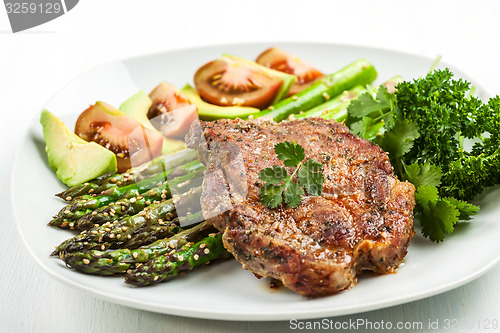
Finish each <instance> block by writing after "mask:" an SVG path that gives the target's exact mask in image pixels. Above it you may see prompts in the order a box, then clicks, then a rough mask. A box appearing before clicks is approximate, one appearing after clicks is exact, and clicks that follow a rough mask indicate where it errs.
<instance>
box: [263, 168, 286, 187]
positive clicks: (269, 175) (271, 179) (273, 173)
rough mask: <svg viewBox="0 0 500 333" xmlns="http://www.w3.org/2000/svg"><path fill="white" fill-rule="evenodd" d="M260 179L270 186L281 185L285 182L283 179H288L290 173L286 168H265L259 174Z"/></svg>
mask: <svg viewBox="0 0 500 333" xmlns="http://www.w3.org/2000/svg"><path fill="white" fill-rule="evenodd" d="M259 177H260V179H262V180H263V181H265V182H267V183H269V184H279V183H281V182H283V179H286V177H288V173H287V172H286V169H285V168H283V167H280V166H278V165H274V166H273V167H272V168H265V169H263V170H261V171H260V172H259Z"/></svg>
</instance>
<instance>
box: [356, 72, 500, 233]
mask: <svg viewBox="0 0 500 333" xmlns="http://www.w3.org/2000/svg"><path fill="white" fill-rule="evenodd" d="M472 92H473V89H471V86H470V83H469V82H467V81H464V80H462V79H458V80H455V79H453V73H452V72H451V71H450V70H449V69H445V70H435V71H433V72H432V73H429V74H428V75H427V76H426V77H424V78H420V79H416V80H413V82H409V81H405V82H401V83H399V84H398V85H397V87H396V91H395V93H394V94H389V93H388V92H387V90H386V89H385V87H383V86H381V87H380V88H378V89H377V90H375V91H373V92H368V93H365V94H363V95H361V96H359V97H358V98H357V99H356V100H353V101H352V102H351V104H350V105H349V108H348V119H347V124H348V126H349V127H350V129H351V130H352V131H353V132H354V133H355V134H357V135H359V136H362V137H364V138H366V139H370V138H375V139H372V141H373V142H375V143H377V144H378V145H379V146H380V147H381V148H382V149H384V150H385V151H386V152H388V153H389V158H390V160H391V164H392V165H393V167H394V171H395V173H396V174H397V176H398V177H399V178H400V179H402V180H407V181H409V182H411V183H413V184H414V185H415V187H416V195H415V201H416V209H415V211H416V213H417V214H418V215H419V216H420V224H421V227H422V234H423V235H424V236H425V237H428V238H430V239H431V240H433V241H436V242H441V241H443V240H444V238H445V235H446V234H451V233H452V232H453V231H454V229H455V225H456V224H457V223H458V222H460V221H468V220H470V219H471V217H472V216H473V215H475V214H477V213H478V211H479V207H478V206H476V205H474V204H471V203H468V202H467V200H472V199H473V198H474V197H475V196H476V195H477V194H479V193H481V192H482V191H483V189H484V188H486V187H488V186H492V185H496V184H500V168H499V167H498V165H500V149H499V147H500V97H498V96H496V97H494V98H491V99H490V100H489V101H488V103H483V102H482V101H481V100H479V99H478V98H476V97H474V96H472ZM380 125H383V126H380ZM380 128H382V129H381V130H380ZM373 131H377V132H378V133H377V135H373ZM466 140H469V141H470V142H472V147H471V148H470V149H467V148H466V145H465V142H466Z"/></svg>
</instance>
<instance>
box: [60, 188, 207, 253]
mask: <svg viewBox="0 0 500 333" xmlns="http://www.w3.org/2000/svg"><path fill="white" fill-rule="evenodd" d="M200 193H201V187H198V188H193V189H191V190H190V191H188V192H186V193H184V194H183V195H181V196H177V197H175V198H173V199H169V200H166V201H163V202H160V203H156V204H152V205H151V206H149V207H146V208H145V209H144V210H142V211H141V212H140V213H139V214H136V215H134V216H130V217H126V218H123V219H121V220H117V221H115V222H113V223H110V222H108V223H106V224H103V225H101V226H98V227H96V228H92V229H90V230H89V231H86V230H85V231H83V232H82V233H81V234H79V235H77V236H75V237H73V238H70V239H68V240H66V241H64V242H63V243H61V244H60V245H59V246H58V247H56V249H55V251H54V252H53V253H52V255H58V254H59V255H60V256H61V255H63V256H64V255H65V253H70V252H76V251H85V250H92V249H99V250H101V251H104V250H107V249H109V248H112V249H116V248H128V249H135V248H137V247H140V246H143V245H145V244H150V243H152V242H154V241H156V240H158V239H161V238H165V237H170V236H172V235H173V234H175V233H177V232H178V231H179V226H178V225H177V224H175V223H172V220H173V219H174V218H175V217H177V212H176V210H175V204H176V203H177V204H187V203H183V202H182V201H183V200H188V201H196V200H199V195H200ZM174 200H175V202H174Z"/></svg>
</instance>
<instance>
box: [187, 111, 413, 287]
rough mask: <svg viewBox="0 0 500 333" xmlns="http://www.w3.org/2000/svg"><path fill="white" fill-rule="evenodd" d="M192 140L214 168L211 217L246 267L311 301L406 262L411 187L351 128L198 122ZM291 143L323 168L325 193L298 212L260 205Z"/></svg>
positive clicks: (207, 189) (207, 197)
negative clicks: (270, 173)
mask: <svg viewBox="0 0 500 333" xmlns="http://www.w3.org/2000/svg"><path fill="white" fill-rule="evenodd" d="M187 141H188V145H189V146H190V147H191V148H197V149H198V151H199V153H200V157H201V160H202V162H203V163H204V164H206V166H207V171H206V173H205V178H204V181H203V185H204V188H203V194H202V199H201V200H202V202H201V204H202V209H203V212H204V215H205V218H207V220H208V221H209V222H211V223H212V224H213V225H214V226H215V227H216V228H217V229H219V230H220V231H222V232H223V233H224V234H223V241H224V246H225V247H226V249H227V250H228V251H229V252H230V253H232V254H233V255H234V257H235V258H236V259H237V260H238V261H239V262H240V263H241V264H242V265H243V268H245V269H247V270H249V271H251V272H253V273H255V274H257V275H260V276H264V277H272V278H275V279H279V280H281V281H282V282H283V284H284V285H285V286H286V287H287V288H289V289H291V290H293V291H295V292H297V293H300V294H302V295H304V296H312V297H314V296H321V295H329V294H334V293H337V292H339V291H341V290H345V289H348V288H350V287H351V286H353V285H354V284H355V283H356V282H357V277H356V275H357V274H358V273H360V272H361V271H363V270H371V271H374V272H377V273H388V272H393V271H394V270H395V269H396V268H397V267H398V265H399V264H400V263H401V261H402V260H403V258H404V256H405V255H406V250H407V247H408V245H409V243H410V240H411V238H412V237H413V235H414V231H413V213H412V212H413V208H414V206H415V201H414V191H415V189H414V186H413V185H412V184H410V183H408V182H401V181H399V180H398V179H397V178H396V177H395V175H394V173H393V171H392V166H391V164H390V162H389V159H388V157H387V155H386V153H384V151H382V149H380V148H379V147H378V146H376V145H374V144H371V143H369V142H368V141H366V140H364V139H361V138H359V137H357V136H355V135H353V134H351V133H350V132H349V130H348V128H347V127H346V126H345V125H344V124H341V123H338V122H335V121H333V120H332V121H330V120H323V119H318V118H309V119H302V120H293V121H283V122H281V123H275V122H269V121H262V120H247V121H244V120H240V119H237V120H226V119H225V120H219V121H215V122H199V123H196V124H195V125H193V127H192V128H191V132H190V133H189V134H188V136H187ZM284 141H295V142H296V143H298V144H300V145H301V146H302V147H303V148H304V150H305V153H306V159H309V158H312V159H314V160H316V161H318V162H320V163H322V164H323V174H324V177H325V183H324V186H323V193H322V195H321V196H303V197H302V202H301V203H300V205H299V206H298V207H296V208H290V207H288V206H286V205H282V206H279V207H277V208H275V209H269V208H267V207H265V206H263V205H262V204H261V202H260V194H259V188H260V187H261V186H262V185H263V182H262V181H261V180H260V179H259V172H260V171H261V170H262V169H264V168H266V167H272V166H273V165H280V166H284V165H283V163H282V162H281V161H280V160H279V159H278V158H277V157H276V154H275V152H274V145H275V144H276V143H279V142H284ZM288 171H289V174H290V171H291V170H290V169H289V170H288Z"/></svg>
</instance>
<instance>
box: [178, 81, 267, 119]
mask: <svg viewBox="0 0 500 333" xmlns="http://www.w3.org/2000/svg"><path fill="white" fill-rule="evenodd" d="M181 91H182V92H183V93H184V95H186V97H187V98H189V100H190V101H191V103H193V104H195V105H196V107H197V108H198V116H199V117H200V119H201V120H216V119H221V118H231V119H234V118H242V119H246V118H248V116H250V115H252V114H256V113H259V112H260V110H259V109H257V108H253V107H250V106H219V105H215V104H210V103H207V102H205V101H204V100H202V99H201V97H200V94H198V91H196V89H195V88H193V87H191V86H190V85H189V84H186V85H185V86H184V88H182V89H181Z"/></svg>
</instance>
